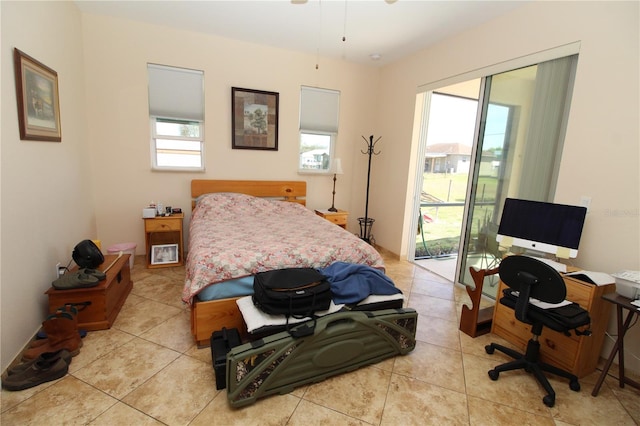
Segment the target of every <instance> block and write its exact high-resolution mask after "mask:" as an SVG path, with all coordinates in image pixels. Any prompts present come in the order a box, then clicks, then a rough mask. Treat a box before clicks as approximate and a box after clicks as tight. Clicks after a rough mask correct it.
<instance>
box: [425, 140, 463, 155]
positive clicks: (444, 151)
mask: <svg viewBox="0 0 640 426" xmlns="http://www.w3.org/2000/svg"><path fill="white" fill-rule="evenodd" d="M445 155H471V146H469V145H465V144H461V143H435V144H433V145H427V157H442V156H445Z"/></svg>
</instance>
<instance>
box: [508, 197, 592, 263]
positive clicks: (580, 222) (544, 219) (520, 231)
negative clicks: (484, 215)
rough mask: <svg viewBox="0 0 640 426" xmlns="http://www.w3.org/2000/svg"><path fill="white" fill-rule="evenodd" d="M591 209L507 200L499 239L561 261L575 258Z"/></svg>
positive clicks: (510, 244)
mask: <svg viewBox="0 0 640 426" xmlns="http://www.w3.org/2000/svg"><path fill="white" fill-rule="evenodd" d="M586 215H587V209H586V208H585V207H581V206H570V205H565V204H554V203H546V202H542V201H530V200H520V199H515V198H507V199H506V200H505V202H504V209H503V210H502V218H501V219H500V226H499V227H498V235H497V237H496V240H497V241H498V242H499V243H500V245H501V246H503V247H511V246H515V247H521V248H524V249H527V250H535V251H539V252H543V253H551V254H554V255H556V257H559V258H564V259H568V258H575V257H576V256H577V255H578V245H579V244H580V237H581V236H582V228H583V226H584V220H585V217H586Z"/></svg>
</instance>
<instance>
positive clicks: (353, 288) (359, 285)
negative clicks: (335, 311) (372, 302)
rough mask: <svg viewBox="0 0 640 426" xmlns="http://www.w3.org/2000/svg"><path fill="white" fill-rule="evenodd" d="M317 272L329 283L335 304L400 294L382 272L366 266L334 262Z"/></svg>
mask: <svg viewBox="0 0 640 426" xmlns="http://www.w3.org/2000/svg"><path fill="white" fill-rule="evenodd" d="M319 271H320V272H321V273H322V274H323V275H325V276H326V277H327V281H329V282H330V283H331V293H332V295H333V303H335V304H343V303H344V304H351V303H358V302H360V301H362V300H364V299H366V298H367V297H368V296H369V295H372V294H379V295H390V294H397V293H402V291H400V289H399V288H397V287H396V286H395V284H394V283H393V281H392V280H391V278H389V277H388V276H386V275H385V274H384V272H382V271H380V270H378V269H375V268H373V267H371V266H368V265H360V264H355V263H347V262H334V263H332V264H331V265H329V266H327V267H326V268H323V269H319Z"/></svg>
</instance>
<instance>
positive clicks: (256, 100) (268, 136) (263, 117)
mask: <svg viewBox="0 0 640 426" xmlns="http://www.w3.org/2000/svg"><path fill="white" fill-rule="evenodd" d="M278 101H279V94H278V93H276V92H265V91H263V90H252V89H241V88H239V87H232V88H231V129H232V130H231V131H232V135H231V147H232V148H233V149H261V150H270V151H277V150H278Z"/></svg>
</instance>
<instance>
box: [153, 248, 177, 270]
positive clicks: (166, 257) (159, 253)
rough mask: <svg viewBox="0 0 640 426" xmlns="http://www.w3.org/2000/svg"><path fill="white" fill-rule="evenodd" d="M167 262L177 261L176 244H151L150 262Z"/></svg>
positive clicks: (159, 263) (155, 263) (161, 263)
mask: <svg viewBox="0 0 640 426" xmlns="http://www.w3.org/2000/svg"><path fill="white" fill-rule="evenodd" d="M167 263H178V245H177V244H161V245H155V246H151V264H152V265H164V264H167Z"/></svg>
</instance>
